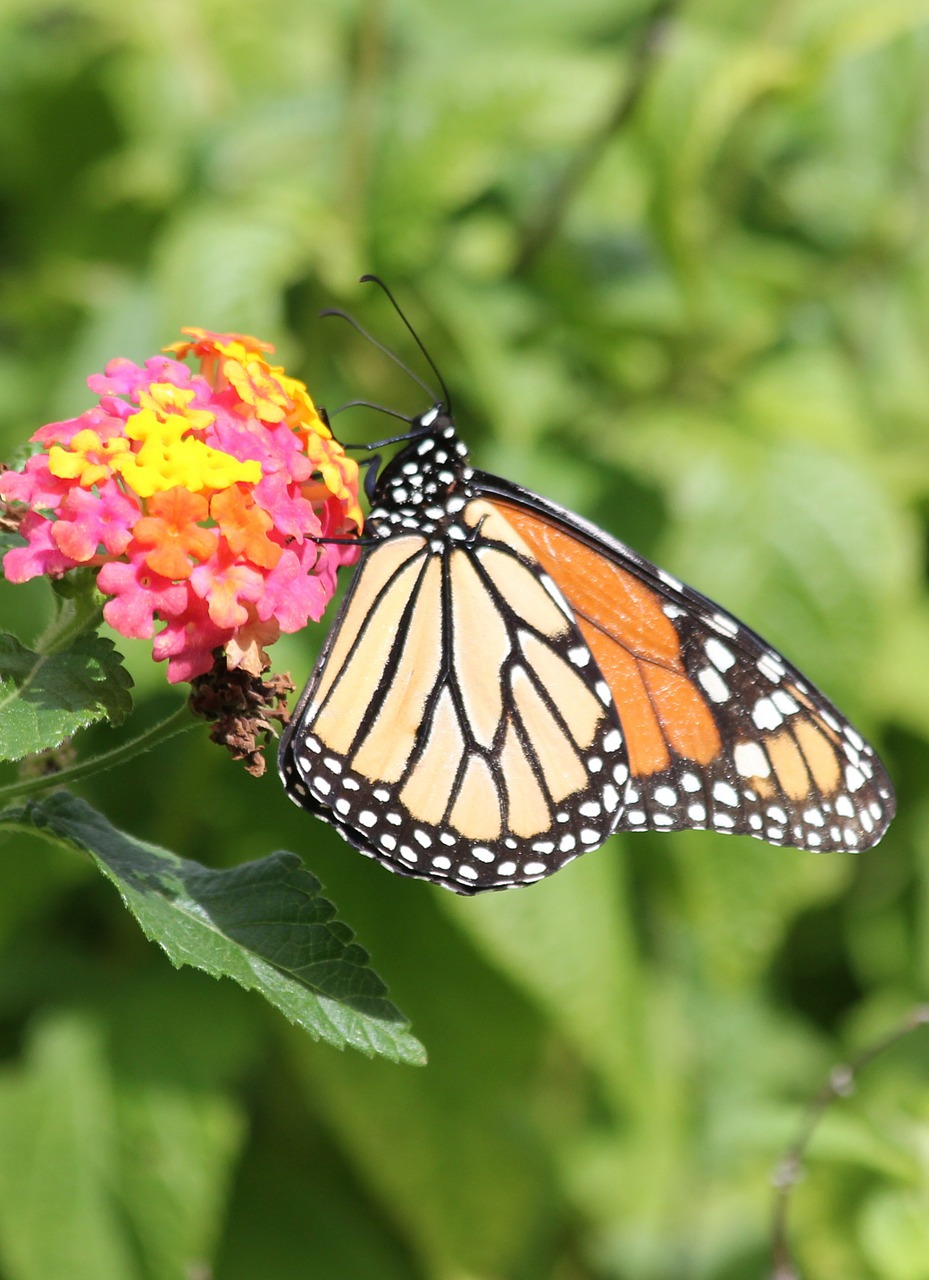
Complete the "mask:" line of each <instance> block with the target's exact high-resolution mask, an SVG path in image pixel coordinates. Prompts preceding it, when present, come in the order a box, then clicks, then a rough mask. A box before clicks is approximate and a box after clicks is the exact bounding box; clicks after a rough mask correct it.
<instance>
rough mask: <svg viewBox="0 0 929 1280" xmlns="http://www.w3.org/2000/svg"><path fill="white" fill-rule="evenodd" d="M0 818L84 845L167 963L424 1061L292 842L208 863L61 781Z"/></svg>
mask: <svg viewBox="0 0 929 1280" xmlns="http://www.w3.org/2000/svg"><path fill="white" fill-rule="evenodd" d="M0 824H5V825H9V826H21V827H26V828H27V829H37V830H39V831H42V832H43V833H45V834H46V835H49V836H51V837H52V838H54V839H57V840H60V841H64V842H66V843H68V844H70V845H73V846H75V847H76V848H78V849H80V850H82V851H84V852H86V853H89V854H90V855H91V857H92V858H93V859H94V861H95V862H96V864H97V866H98V867H99V868H100V870H101V871H102V872H103V874H104V875H105V876H106V877H107V878H108V879H109V880H111V881H112V882H113V883H114V884H115V885H116V887H117V888H118V889H119V891H120V893H121V894H122V897H123V901H124V902H125V903H126V905H127V907H128V908H129V910H130V911H131V912H132V913H133V915H134V916H135V917H136V919H137V920H138V922H139V924H140V925H141V926H142V929H143V931H144V932H145V934H146V936H147V937H148V938H151V939H152V941H154V942H157V943H158V944H159V946H161V947H162V948H163V949H164V951H165V952H166V953H167V955H168V958H169V959H170V960H171V962H172V963H173V964H175V965H182V964H189V965H193V966H194V968H197V969H203V970H204V971H205V972H206V973H209V974H211V975H212V976H213V977H215V978H218V977H227V978H233V979H234V980H235V981H236V982H238V983H239V984H240V985H241V986H243V987H245V988H246V989H248V990H255V991H260V992H261V994H262V995H263V996H264V997H265V998H266V999H267V1000H269V1001H270V1002H271V1004H273V1005H274V1006H275V1007H276V1008H278V1009H280V1010H281V1012H282V1013H283V1014H285V1016H286V1017H288V1018H289V1019H290V1021H291V1022H295V1023H297V1024H298V1025H299V1026H301V1027H303V1029H304V1030H306V1031H309V1033H310V1034H311V1035H312V1036H314V1037H315V1038H317V1039H320V1040H325V1041H327V1042H328V1043H329V1044H332V1045H335V1046H336V1047H338V1048H344V1047H345V1046H347V1045H349V1046H351V1047H352V1048H355V1049H359V1050H360V1051H361V1052H362V1053H364V1054H367V1055H368V1056H369V1057H373V1056H374V1055H375V1054H381V1055H382V1056H383V1057H386V1058H390V1059H391V1060H392V1061H394V1062H405V1063H409V1064H415V1065H420V1064H422V1063H424V1062H425V1050H424V1049H423V1047H422V1045H421V1044H420V1043H419V1041H418V1040H416V1039H415V1038H414V1037H413V1036H412V1035H411V1034H410V1033H409V1031H408V1030H407V1028H408V1025H409V1024H408V1022H407V1020H406V1019H405V1018H404V1017H403V1016H402V1014H400V1013H399V1012H398V1010H397V1009H396V1008H395V1007H394V1006H393V1005H392V1004H391V1003H390V1001H389V1000H387V999H386V995H385V993H386V987H385V985H384V983H383V982H382V981H381V979H380V978H379V977H378V976H377V974H376V973H375V972H374V970H373V969H371V968H370V966H369V964H368V954H367V952H366V951H364V950H363V949H362V948H361V947H360V946H359V945H358V944H357V943H356V942H354V941H353V937H354V935H353V933H352V931H351V930H350V929H349V928H348V926H347V925H345V924H343V923H342V922H341V921H340V920H336V919H335V908H334V906H333V905H332V903H331V902H329V901H327V899H325V898H323V897H322V896H321V895H320V892H319V890H320V884H319V881H318V880H317V879H316V878H315V876H313V875H311V874H310V872H308V871H307V870H306V869H305V868H304V867H303V865H302V863H301V862H300V859H299V858H298V857H297V855H296V854H293V853H285V852H278V853H273V854H271V855H269V856H268V857H267V858H262V859H261V860H260V861H258V862H249V863H246V864H245V865H243V866H239V867H230V868H227V869H224V870H221V871H214V870H211V869H210V868H208V867H204V866H201V865H200V864H199V863H197V862H190V861H188V860H186V859H184V858H180V857H178V856H177V854H174V853H170V852H169V851H168V850H166V849H160V848H158V846H157V845H151V844H147V843H144V842H142V841H140V840H135V839H134V838H133V837H132V836H129V835H126V834H125V832H122V831H118V830H117V829H116V828H115V827H113V826H112V825H111V824H110V823H109V822H108V821H107V820H106V818H104V817H103V815H102V814H100V813H98V812H97V811H96V810H95V809H93V808H92V807H91V806H90V805H88V804H87V803H86V802H85V801H83V800H79V799H77V798H76V797H75V796H71V795H69V794H68V793H67V792H65V791H59V792H56V793H55V794H54V795H51V796H49V797H47V798H46V799H44V800H42V801H40V802H37V803H34V804H29V805H25V806H24V807H22V808H17V809H9V810H7V811H6V812H5V813H3V814H0Z"/></svg>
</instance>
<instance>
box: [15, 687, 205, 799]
mask: <svg viewBox="0 0 929 1280" xmlns="http://www.w3.org/2000/svg"><path fill="white" fill-rule="evenodd" d="M196 724H197V720H196V718H195V717H194V716H193V715H192V714H191V712H190V709H189V707H188V706H187V703H186V702H185V703H183V704H182V705H181V706H180V707H178V709H177V710H176V711H174V712H172V713H171V715H169V716H168V717H167V719H166V720H162V721H160V722H159V723H158V724H156V725H153V726H152V727H151V728H150V729H146V730H145V732H144V733H140V734H139V736H138V737H137V738H132V739H130V741H129V742H124V743H122V744H121V745H120V746H118V747H114V748H113V749H112V750H111V751H104V752H102V753H101V754H100V755H98V756H93V757H92V758H91V759H89V760H82V761H80V763H78V764H74V765H71V766H70V768H68V769H62V770H61V771H60V772H59V773H52V774H47V775H45V776H44V777H40V778H24V779H23V780H22V781H20V782H11V783H10V784H9V785H8V786H6V787H0V804H5V803H7V802H9V801H10V800H19V799H21V798H22V797H24V796H30V795H34V794H35V793H36V792H39V791H48V790H51V789H52V788H54V787H63V786H68V785H70V784H71V783H72V782H77V781H79V780H80V779H81V778H88V777H90V776H91V775H92V774H94V773H101V772H102V771H103V770H104V769H112V768H113V767H114V766H115V765H119V764H125V763H126V761H127V760H131V759H132V758H133V757H134V756H137V755H141V754H142V752H143V751H150V750H151V749H152V747H156V746H158V744H159V743H160V742H164V741H165V740H166V739H167V738H172V737H174V735H175V734H176V733H183V732H184V731H185V730H186V729H192V728H193V727H194V726H195V725H196Z"/></svg>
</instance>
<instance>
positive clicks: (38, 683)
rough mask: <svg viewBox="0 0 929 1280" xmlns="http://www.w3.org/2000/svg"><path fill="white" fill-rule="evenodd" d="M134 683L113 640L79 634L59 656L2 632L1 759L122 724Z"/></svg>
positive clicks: (0, 675)
mask: <svg viewBox="0 0 929 1280" xmlns="http://www.w3.org/2000/svg"><path fill="white" fill-rule="evenodd" d="M131 684H132V678H131V676H130V675H129V673H128V672H127V671H126V669H125V667H124V666H123V662H122V657H121V655H120V654H119V653H117V651H116V649H115V648H114V646H113V642H112V641H111V640H107V639H105V638H104V637H103V636H97V635H87V634H85V635H81V636H78V637H77V639H76V640H75V641H74V642H73V644H71V645H70V646H69V647H68V648H67V649H62V650H61V651H60V652H57V653H50V654H42V653H36V652H34V651H33V650H32V649H28V648H27V647H26V646H25V645H24V644H21V643H20V641H19V640H17V639H16V637H15V636H12V635H9V634H7V633H6V632H0V717H2V724H3V733H2V738H0V760H21V759H22V758H23V756H28V755H33V754H34V753H35V752H37V751H45V750H47V749H48V748H49V747H57V746H58V744H59V743H60V742H61V741H62V740H63V739H64V738H67V737H68V736H69V735H70V734H72V733H74V732H76V730H78V729H84V728H86V727H87V726H88V725H90V724H94V723H95V722H96V721H98V720H103V719H104V718H106V719H108V720H109V721H110V722H111V723H112V724H121V723H122V721H123V720H125V718H126V716H127V715H128V714H129V712H130V710H131V709H132V698H131V697H130V694H129V689H130V687H131Z"/></svg>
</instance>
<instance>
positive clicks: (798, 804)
mask: <svg viewBox="0 0 929 1280" xmlns="http://www.w3.org/2000/svg"><path fill="white" fill-rule="evenodd" d="M371 497H372V509H371V514H370V516H369V518H368V521H367V523H366V527H365V542H364V544H363V546H362V551H361V559H360V563H359V566H358V568H357V569H356V572H355V577H354V579H353V582H352V585H351V587H350V590H349V593H348V595H347V596H346V599H345V601H344V603H343V605H342V608H341V611H340V613H339V616H338V617H337V619H336V621H335V623H334V624H333V627H332V629H331V631H330V634H329V637H328V638H327V641H326V644H325V646H324V648H323V652H322V654H321V656H320V659H319V662H318V663H317V666H316V669H315V671H314V672H313V674H312V676H311V678H310V680H309V682H308V684H307V687H306V690H305V691H304V693H303V695H302V697H301V699H300V702H299V704H298V706H297V708H296V711H295V713H294V717H293V719H292V721H291V723H290V725H289V726H288V729H287V731H286V732H285V735H284V738H283V740H282V743H281V750H280V757H279V767H280V770H281V775H282V778H283V780H284V783H285V787H286V788H287V791H288V793H289V794H290V796H291V798H292V799H294V801H295V802H296V803H298V804H300V805H302V806H303V807H304V808H306V809H308V810H309V811H310V812H312V813H314V814H316V815H317V816H319V817H321V818H323V819H324V820H325V821H328V822H330V823H332V825H334V826H335V827H336V828H337V830H338V831H339V832H340V833H341V834H342V835H343V836H344V837H345V838H346V839H347V840H348V841H349V842H350V843H351V844H353V845H355V847H356V848H358V849H360V850H361V852H363V853H365V854H367V855H369V856H371V857H375V858H377V859H378V860H379V861H381V862H382V863H384V864H385V865H386V866H388V867H389V868H390V869H391V870H394V871H397V872H400V873H401V874H404V875H408V876H415V877H420V878H423V879H428V880H431V881H433V882H436V883H440V884H443V885H445V886H446V887H448V888H451V889H454V890H455V891H456V892H459V893H466V894H470V893H476V892H479V891H481V890H484V889H500V888H506V887H509V886H511V885H517V884H525V883H530V882H532V881H535V880H539V879H541V878H543V877H544V876H546V875H549V874H551V873H552V872H553V871H555V870H557V869H558V868H559V867H561V866H563V865H564V864H565V863H566V862H568V861H570V860H571V859H572V858H574V857H577V856H578V854H580V853H583V852H585V851H587V850H589V849H594V848H596V847H597V846H599V845H600V844H602V843H603V841H604V840H605V839H606V838H607V836H609V835H610V834H611V833H612V832H613V831H617V830H645V829H655V830H674V829H681V828H694V827H706V828H710V829H713V830H717V831H722V832H729V833H735V834H739V833H742V834H749V835H754V836H757V837H759V838H761V839H764V840H767V841H768V842H770V843H774V844H792V845H796V846H798V847H804V848H809V849H815V850H823V851H825V850H857V849H861V848H865V847H868V846H869V845H871V844H874V843H876V842H877V840H878V839H879V838H880V836H881V835H882V834H883V831H884V830H885V828H886V826H887V823H888V822H889V820H890V818H891V817H892V815H893V809H894V801H893V791H892V788H891V786H890V782H889V780H888V779H887V776H886V773H885V772H884V770H883V767H882V765H881V764H880V762H879V761H878V760H877V757H876V756H875V755H874V753H873V751H872V750H871V748H870V747H868V746H867V744H865V743H864V741H863V740H862V739H861V737H860V736H859V735H858V734H857V733H856V732H855V730H854V729H853V728H852V727H851V726H850V725H849V724H848V723H847V722H846V721H845V720H844V719H843V718H842V717H841V715H840V714H839V713H838V712H837V711H836V709H835V708H834V707H833V706H832V705H831V704H830V703H829V702H828V701H827V700H826V699H825V698H824V697H823V695H822V694H820V693H819V692H818V691H817V690H816V689H815V688H813V686H812V685H810V684H809V682H807V681H806V680H805V679H804V677H803V676H802V675H801V674H800V673H799V672H798V671H797V670H796V669H795V668H793V667H792V666H791V665H790V664H789V663H788V662H787V661H786V660H785V659H784V658H783V657H781V655H779V654H778V653H776V652H775V651H774V650H773V649H771V648H770V647H769V646H767V645H766V644H765V642H764V641H763V640H761V638H760V637H758V636H757V635H756V634H755V633H754V632H752V631H751V630H750V629H749V628H747V627H745V626H744V625H743V624H741V623H740V622H738V621H737V620H736V619H735V618H734V617H732V615H730V614H728V613H726V612H725V610H723V609H721V608H719V606H717V605H715V604H714V603H713V602H712V601H710V600H708V599H707V598H706V597H704V596H701V595H700V594H699V593H698V592H696V591H693V590H692V589H690V588H688V587H685V586H684V585H683V584H681V583H679V582H677V581H676V580H675V579H674V578H672V577H671V576H670V575H668V574H665V573H664V572H663V571H662V570H660V569H658V568H656V567H655V566H654V565H652V564H650V563H649V562H648V561H647V560H645V559H644V558H643V557H641V556H639V555H638V554H637V553H636V552H634V551H632V550H631V549H630V548H629V547H626V546H625V545H624V544H622V543H621V542H618V541H617V540H616V539H613V538H611V537H610V536H609V535H607V534H605V533H603V532H602V531H601V530H599V529H597V528H596V527H595V526H594V525H592V524H590V523H589V522H587V521H584V520H582V519H580V518H579V517H577V516H574V515H573V514H572V513H570V512H567V511H565V510H563V509H562V508H560V507H558V506H557V505H556V504H554V503H551V502H548V501H547V500H545V499H543V498H540V497H538V496H537V495H535V494H532V493H530V492H528V491H527V490H524V489H521V488H520V487H519V486H517V485H514V484H511V483H510V482H508V481H505V480H503V479H499V478H497V477H493V476H489V475H485V474H483V473H481V472H477V471H474V470H472V468H471V467H470V463H469V459H468V453H467V449H466V447H465V445H464V444H463V442H462V441H461V440H460V439H459V437H458V435H457V432H456V429H455V425H454V422H453V421H452V419H451V417H450V416H449V415H448V414H447V413H446V412H445V411H444V410H443V409H442V407H441V406H438V405H437V406H435V407H434V408H433V409H431V410H430V411H429V412H428V413H426V414H423V415H421V417H419V418H418V419H415V420H414V422H413V424H412V430H411V432H410V436H409V442H408V443H407V444H406V445H405V447H404V448H403V449H402V450H401V451H400V452H399V453H398V454H397V455H396V456H395V457H394V458H393V459H392V460H391V462H390V463H389V464H388V465H387V466H386V467H385V468H384V469H383V470H382V471H381V472H380V474H379V475H378V476H377V478H376V483H375V485H374V487H373V491H372V495H371Z"/></svg>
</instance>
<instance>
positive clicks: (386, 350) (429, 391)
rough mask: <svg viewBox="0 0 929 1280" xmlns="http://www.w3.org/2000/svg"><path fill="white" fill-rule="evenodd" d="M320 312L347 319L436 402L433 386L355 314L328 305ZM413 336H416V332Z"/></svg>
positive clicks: (323, 314)
mask: <svg viewBox="0 0 929 1280" xmlns="http://www.w3.org/2000/svg"><path fill="white" fill-rule="evenodd" d="M319 314H320V315H321V316H338V317H339V318H340V319H341V320H347V321H348V323H349V324H350V325H351V326H352V328H353V329H354V330H355V332H356V333H360V334H361V336H362V337H363V338H364V339H365V340H366V341H367V342H370V343H371V345H372V347H377V349H378V351H380V352H382V353H383V354H384V355H385V356H386V357H387V359H388V360H392V361H393V362H394V364H395V365H397V366H398V368H400V369H402V370H403V372H404V373H405V374H406V375H407V376H408V377H410V378H412V379H413V381H414V382H415V383H416V385H417V386H418V387H422V389H423V391H425V393H426V395H427V396H429V398H430V400H432V402H433V404H434V403H435V401H436V399H437V396H436V393H435V392H434V391H433V389H432V387H430V386H429V385H428V384H427V383H425V382H423V380H422V378H420V377H419V376H418V375H417V374H415V373H414V372H413V370H412V369H411V368H410V367H409V365H406V364H404V363H403V361H402V360H401V359H400V357H399V356H398V355H397V354H396V353H395V352H393V351H391V349H390V347H385V346H384V344H383V342H379V341H378V340H377V338H375V336H374V334H373V333H368V331H367V329H364V328H362V326H361V325H360V324H359V323H358V321H357V320H356V319H355V317H354V316H350V315H349V314H348V312H347V311H340V310H339V308H338V307H327V308H326V310H325V311H320V313H319ZM413 336H414V337H416V335H415V334H414V335H413ZM417 341H418V339H417ZM429 364H430V366H431V367H432V368H433V369H435V365H433V364H432V361H431V360H430V361H429ZM436 373H438V370H436ZM439 382H440V383H442V379H441V377H440V378H439ZM442 389H443V391H444V390H445V384H444V383H442Z"/></svg>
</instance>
